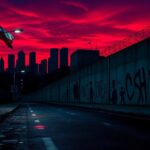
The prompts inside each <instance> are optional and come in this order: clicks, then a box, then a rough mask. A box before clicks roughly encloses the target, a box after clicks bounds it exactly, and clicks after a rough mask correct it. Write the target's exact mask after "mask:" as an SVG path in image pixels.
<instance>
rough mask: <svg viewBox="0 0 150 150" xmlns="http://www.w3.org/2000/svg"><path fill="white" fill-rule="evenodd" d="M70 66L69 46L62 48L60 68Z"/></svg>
mask: <svg viewBox="0 0 150 150" xmlns="http://www.w3.org/2000/svg"><path fill="white" fill-rule="evenodd" d="M66 67H68V48H62V49H61V50H60V68H66Z"/></svg>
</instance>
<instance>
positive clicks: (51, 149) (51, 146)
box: [42, 137, 58, 150]
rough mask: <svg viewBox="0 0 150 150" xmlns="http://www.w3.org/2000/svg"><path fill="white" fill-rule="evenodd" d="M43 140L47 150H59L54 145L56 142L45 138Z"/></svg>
mask: <svg viewBox="0 0 150 150" xmlns="http://www.w3.org/2000/svg"><path fill="white" fill-rule="evenodd" d="M42 140H43V142H44V145H45V148H46V150H58V149H57V147H56V145H55V144H54V142H53V141H52V139H51V138H50V137H49V138H47V137H44V138H42Z"/></svg>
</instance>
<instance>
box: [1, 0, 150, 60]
mask: <svg viewBox="0 0 150 150" xmlns="http://www.w3.org/2000/svg"><path fill="white" fill-rule="evenodd" d="M0 13H1V24H0V25H1V26H3V27H4V28H6V29H7V30H13V29H15V28H22V29H24V33H22V34H19V35H14V36H15V41H14V43H13V46H14V49H13V50H11V49H9V48H7V47H6V46H5V44H4V43H3V42H2V41H0V55H1V56H3V57H4V58H5V59H6V56H7V54H8V53H14V54H17V52H18V51H19V50H24V51H25V52H26V54H28V53H29V52H30V51H36V52H37V61H38V62H39V61H40V60H41V59H43V58H48V57H49V49H50V48H53V47H58V48H61V47H68V48H69V54H71V53H72V52H73V51H74V50H76V49H78V48H88V49H97V48H98V49H100V50H101V54H105V51H104V49H105V48H106V47H107V46H109V45H111V44H112V43H114V42H116V41H120V40H122V39H124V38H126V37H128V36H129V35H131V34H134V33H135V32H137V31H139V30H141V29H143V28H146V27H147V26H149V25H150V21H149V17H150V1H149V0H126V1H118V0H105V1H101V0H1V3H0ZM89 41H90V43H91V44H88V43H89Z"/></svg>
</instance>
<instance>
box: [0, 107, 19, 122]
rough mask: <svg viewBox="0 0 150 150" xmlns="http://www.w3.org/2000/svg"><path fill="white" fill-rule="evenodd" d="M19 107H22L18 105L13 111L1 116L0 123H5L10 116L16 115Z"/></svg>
mask: <svg viewBox="0 0 150 150" xmlns="http://www.w3.org/2000/svg"><path fill="white" fill-rule="evenodd" d="M19 107H20V105H17V106H16V107H15V108H14V109H12V110H11V111H9V112H7V113H4V114H2V115H0V122H2V121H4V120H5V119H6V118H7V117H8V116H9V115H10V114H12V113H14V112H15V111H16V110H17V109H18V108H19Z"/></svg>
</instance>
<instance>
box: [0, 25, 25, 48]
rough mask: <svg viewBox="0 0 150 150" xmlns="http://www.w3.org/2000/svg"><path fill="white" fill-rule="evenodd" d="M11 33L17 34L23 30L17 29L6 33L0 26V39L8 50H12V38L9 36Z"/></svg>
mask: <svg viewBox="0 0 150 150" xmlns="http://www.w3.org/2000/svg"><path fill="white" fill-rule="evenodd" d="M12 32H13V33H16V34H19V33H21V32H23V29H19V28H18V29H14V30H11V31H7V30H5V29H4V28H3V27H1V26H0V39H1V40H2V41H4V43H5V44H6V45H7V46H8V47H10V48H13V46H12V43H13V40H14V37H13V35H12V34H11V33H12Z"/></svg>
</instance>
